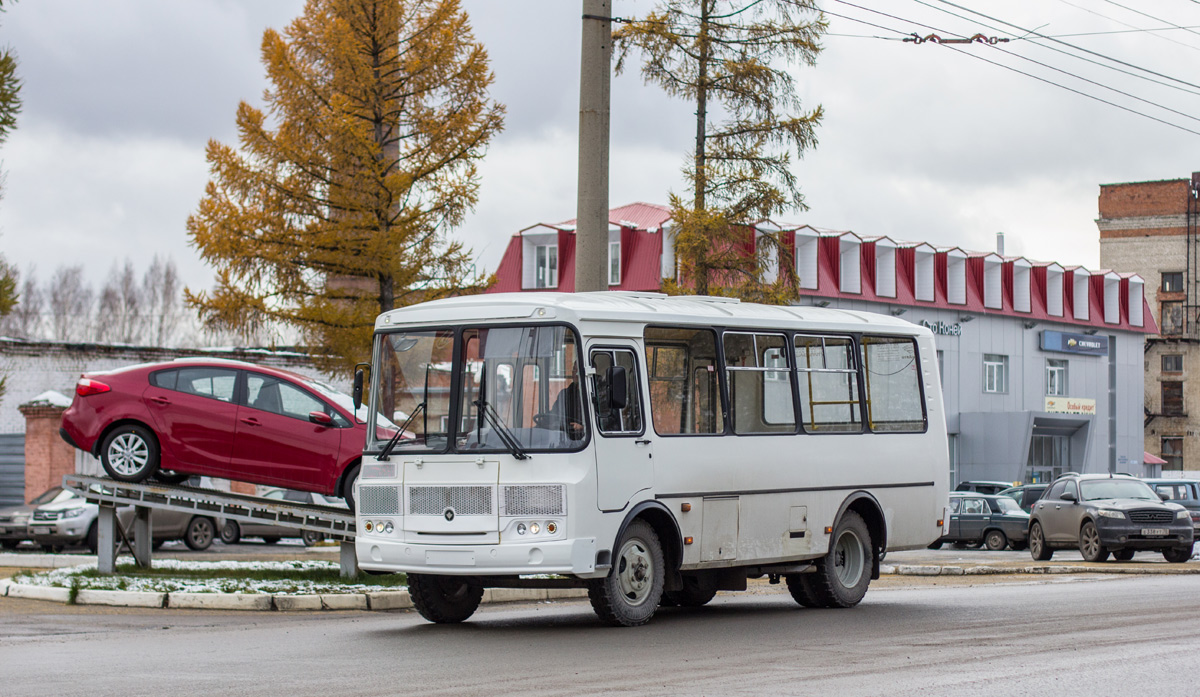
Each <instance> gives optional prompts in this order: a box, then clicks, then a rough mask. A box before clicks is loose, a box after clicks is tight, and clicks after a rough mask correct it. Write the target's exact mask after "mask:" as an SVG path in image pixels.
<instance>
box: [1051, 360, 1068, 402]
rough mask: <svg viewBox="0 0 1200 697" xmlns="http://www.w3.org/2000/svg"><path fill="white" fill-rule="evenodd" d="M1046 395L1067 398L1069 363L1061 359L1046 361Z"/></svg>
mask: <svg viewBox="0 0 1200 697" xmlns="http://www.w3.org/2000/svg"><path fill="white" fill-rule="evenodd" d="M1046 395H1047V396H1049V397H1065V396H1067V362H1066V360H1063V359H1059V358H1047V359H1046Z"/></svg>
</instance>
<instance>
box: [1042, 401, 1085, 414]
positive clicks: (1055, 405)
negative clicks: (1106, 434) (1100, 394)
mask: <svg viewBox="0 0 1200 697" xmlns="http://www.w3.org/2000/svg"><path fill="white" fill-rule="evenodd" d="M1046 412H1047V413H1049V414H1088V415H1091V416H1095V415H1096V400H1094V399H1080V398H1078V397H1047V398H1046Z"/></svg>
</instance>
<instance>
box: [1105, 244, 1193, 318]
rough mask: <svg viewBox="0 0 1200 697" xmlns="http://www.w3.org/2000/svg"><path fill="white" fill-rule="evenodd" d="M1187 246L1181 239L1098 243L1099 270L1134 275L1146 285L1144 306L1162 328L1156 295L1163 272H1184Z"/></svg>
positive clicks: (1160, 285)
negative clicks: (1103, 269) (1147, 307)
mask: <svg viewBox="0 0 1200 697" xmlns="http://www.w3.org/2000/svg"><path fill="white" fill-rule="evenodd" d="M1186 256H1187V244H1186V241H1185V240H1184V237H1183V236H1172V237H1123V238H1104V237H1101V239H1100V266H1101V268H1105V269H1113V270H1114V271H1118V272H1121V273H1136V274H1137V275H1139V276H1141V277H1142V280H1144V281H1145V282H1146V286H1145V294H1146V302H1147V303H1148V304H1149V305H1150V312H1151V314H1153V315H1154V321H1155V322H1156V323H1158V325H1159V326H1162V322H1161V321H1160V320H1161V315H1160V314H1159V305H1158V300H1159V298H1158V294H1159V289H1161V288H1162V274H1163V272H1164V271H1183V270H1184V266H1185V264H1186V261H1185V259H1186Z"/></svg>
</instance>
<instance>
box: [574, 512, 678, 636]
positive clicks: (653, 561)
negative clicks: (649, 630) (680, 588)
mask: <svg viewBox="0 0 1200 697" xmlns="http://www.w3.org/2000/svg"><path fill="white" fill-rule="evenodd" d="M665 572H666V563H665V562H664V556H663V550H662V543H660V542H659V540H658V535H657V534H655V532H654V528H652V527H650V524H649V523H647V522H646V521H644V520H635V521H633V522H632V523H630V524H629V527H627V528H625V533H624V534H623V535H621V539H620V541H619V542H618V543H617V553H616V555H615V556H614V557H613V565H612V569H610V570H609V572H608V576H605V577H604V578H602V579H596V580H594V581H591V582H590V583H589V584H588V598H589V599H590V600H591V601H592V609H593V610H595V611H596V614H597V615H598V616H599V617H600V619H602V620H604V621H605V622H607V623H609V624H612V625H616V626H619V627H636V626H638V625H641V624H645V623H647V622H649V621H650V618H651V617H653V616H654V611H655V610H657V609H658V604H659V602H661V600H662V594H663V580H664V574H665Z"/></svg>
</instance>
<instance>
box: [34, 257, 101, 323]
mask: <svg viewBox="0 0 1200 697" xmlns="http://www.w3.org/2000/svg"><path fill="white" fill-rule="evenodd" d="M46 296H47V298H48V300H49V304H50V307H49V314H50V335H51V338H53V339H56V340H58V341H87V340H88V339H91V338H93V337H94V336H95V332H94V331H92V297H93V293H92V288H91V286H90V285H88V284H87V283H86V282H85V281H84V280H83V267H82V266H60V267H58V269H57V270H55V272H54V277H53V278H51V279H50V288H49V289H48V290H47V292H46Z"/></svg>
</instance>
